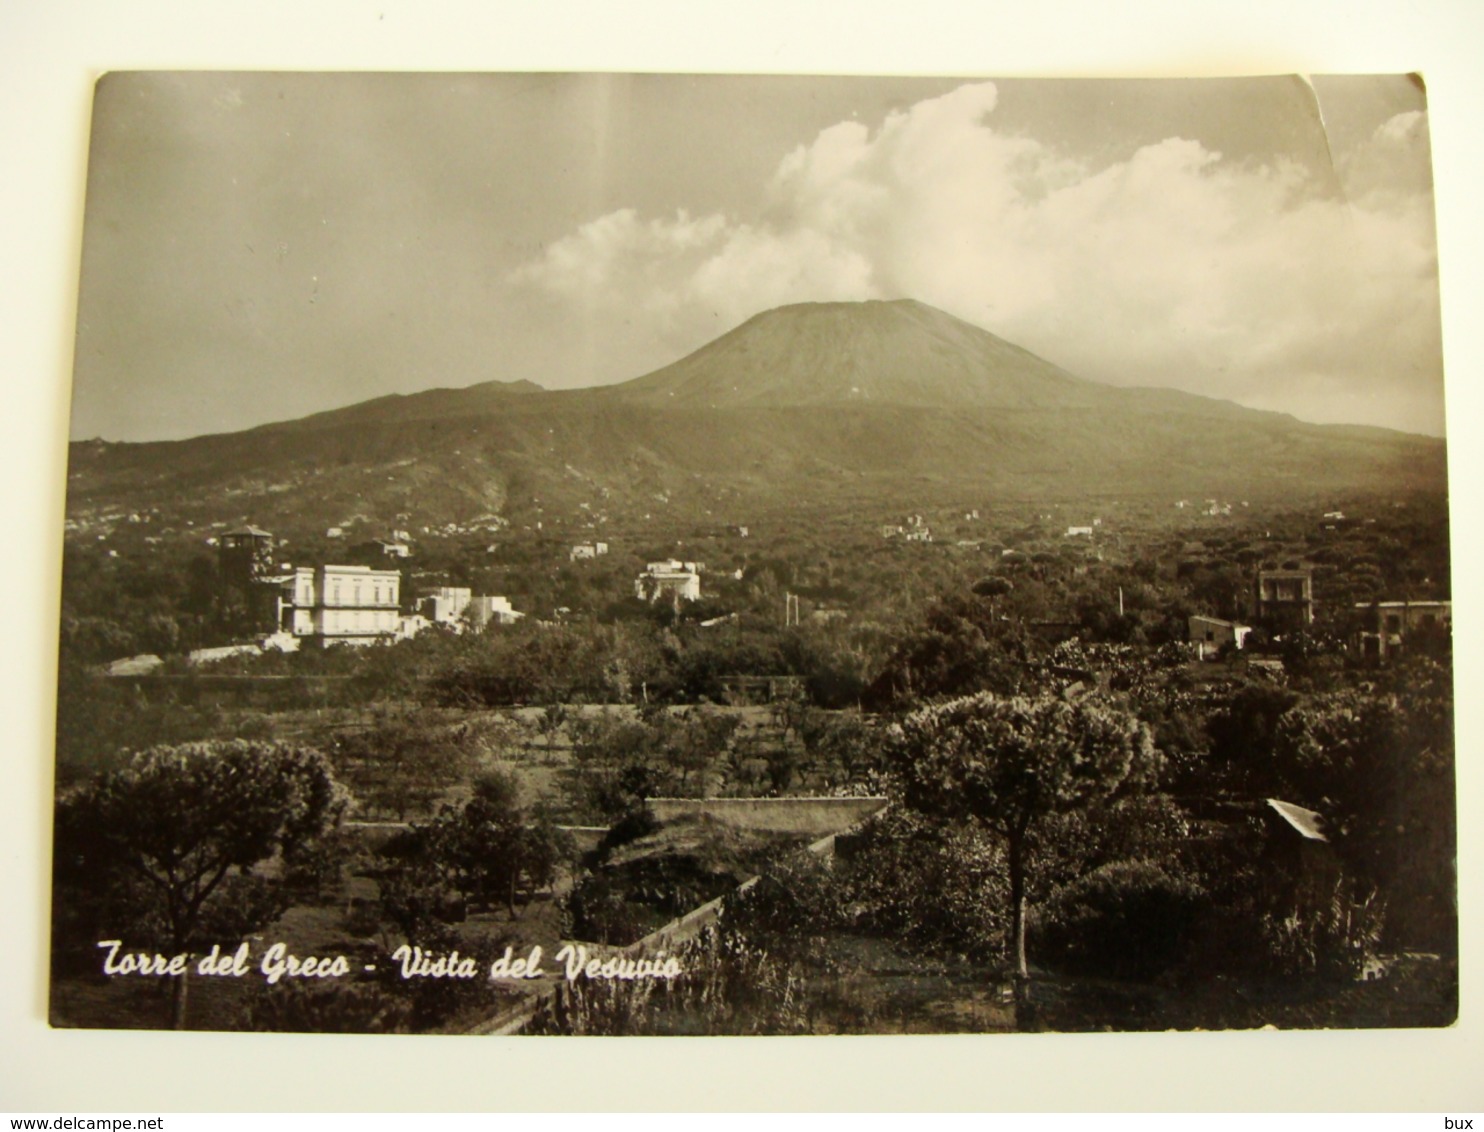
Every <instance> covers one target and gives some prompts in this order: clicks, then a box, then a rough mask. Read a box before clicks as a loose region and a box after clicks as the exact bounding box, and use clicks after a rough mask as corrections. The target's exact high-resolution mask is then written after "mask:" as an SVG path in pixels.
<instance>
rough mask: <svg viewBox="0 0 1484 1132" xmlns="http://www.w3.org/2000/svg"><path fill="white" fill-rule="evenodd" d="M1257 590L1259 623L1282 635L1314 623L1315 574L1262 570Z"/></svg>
mask: <svg viewBox="0 0 1484 1132" xmlns="http://www.w3.org/2000/svg"><path fill="white" fill-rule="evenodd" d="M1255 590H1256V592H1255V594H1254V597H1255V599H1256V600H1255V603H1254V604H1255V612H1256V616H1257V619H1258V620H1259V621H1265V622H1268V623H1269V624H1271V625H1273V626H1274V627H1275V628H1277V629H1278V630H1279V631H1280V632H1281V631H1285V630H1291V629H1302V628H1305V627H1306V626H1309V625H1312V624H1313V623H1314V571H1313V570H1309V569H1298V570H1259V571H1258V572H1257V582H1256V587H1255Z"/></svg>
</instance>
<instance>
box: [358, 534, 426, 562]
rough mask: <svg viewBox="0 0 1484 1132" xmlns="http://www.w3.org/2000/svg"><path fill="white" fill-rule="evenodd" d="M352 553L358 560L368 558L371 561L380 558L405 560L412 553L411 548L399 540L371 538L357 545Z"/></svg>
mask: <svg viewBox="0 0 1484 1132" xmlns="http://www.w3.org/2000/svg"><path fill="white" fill-rule="evenodd" d="M352 553H353V554H354V555H355V556H357V557H359V558H369V559H371V560H372V561H375V560H377V559H381V558H406V557H408V556H409V555H410V554H411V553H412V547H410V546H408V545H407V543H406V542H404V541H402V540H400V539H395V538H391V539H384V538H373V539H368V540H367V541H366V542H363V543H359V544H357V545H356V546H355V547H354V548H353V550H352Z"/></svg>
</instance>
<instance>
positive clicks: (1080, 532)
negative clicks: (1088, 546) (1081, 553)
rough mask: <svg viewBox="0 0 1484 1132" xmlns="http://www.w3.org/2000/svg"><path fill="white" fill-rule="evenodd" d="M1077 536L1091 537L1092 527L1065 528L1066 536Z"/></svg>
mask: <svg viewBox="0 0 1484 1132" xmlns="http://www.w3.org/2000/svg"><path fill="white" fill-rule="evenodd" d="M1079 537H1081V538H1091V537H1092V528H1091V527H1068V528H1067V538H1079Z"/></svg>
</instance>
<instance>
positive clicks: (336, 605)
mask: <svg viewBox="0 0 1484 1132" xmlns="http://www.w3.org/2000/svg"><path fill="white" fill-rule="evenodd" d="M401 586H402V575H401V574H400V573H399V572H398V571H396V570H373V569H372V568H371V567H370V566H300V567H299V568H298V569H296V570H295V571H294V572H293V573H292V574H289V575H288V576H287V577H285V578H283V579H281V588H280V590H279V599H278V627H279V630H280V631H281V632H285V633H292V634H293V635H294V636H296V637H310V638H314V639H316V640H317V641H318V642H319V643H321V644H336V643H344V644H370V643H372V642H374V641H381V640H390V639H391V638H392V637H394V636H396V635H397V630H398V623H399V611H398V606H399V604H400V601H401Z"/></svg>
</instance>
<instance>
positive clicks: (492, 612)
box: [466, 596, 525, 629]
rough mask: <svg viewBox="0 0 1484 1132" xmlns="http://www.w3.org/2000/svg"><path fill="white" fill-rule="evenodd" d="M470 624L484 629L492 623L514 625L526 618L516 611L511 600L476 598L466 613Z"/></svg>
mask: <svg viewBox="0 0 1484 1132" xmlns="http://www.w3.org/2000/svg"><path fill="white" fill-rule="evenodd" d="M466 616H467V617H468V619H469V624H471V625H473V626H475V627H476V628H480V629H482V628H484V626H486V625H489V624H491V623H493V624H495V625H513V624H515V623H516V622H517V621H519V620H520V619H521V618H522V617H524V616H525V614H524V613H521V612H520V611H519V610H517V609H514V608H513V607H512V606H511V604H510V599H509V598H506V597H483V596H480V597H474V598H471V599H470V601H469V608H468V610H467V612H466Z"/></svg>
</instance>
